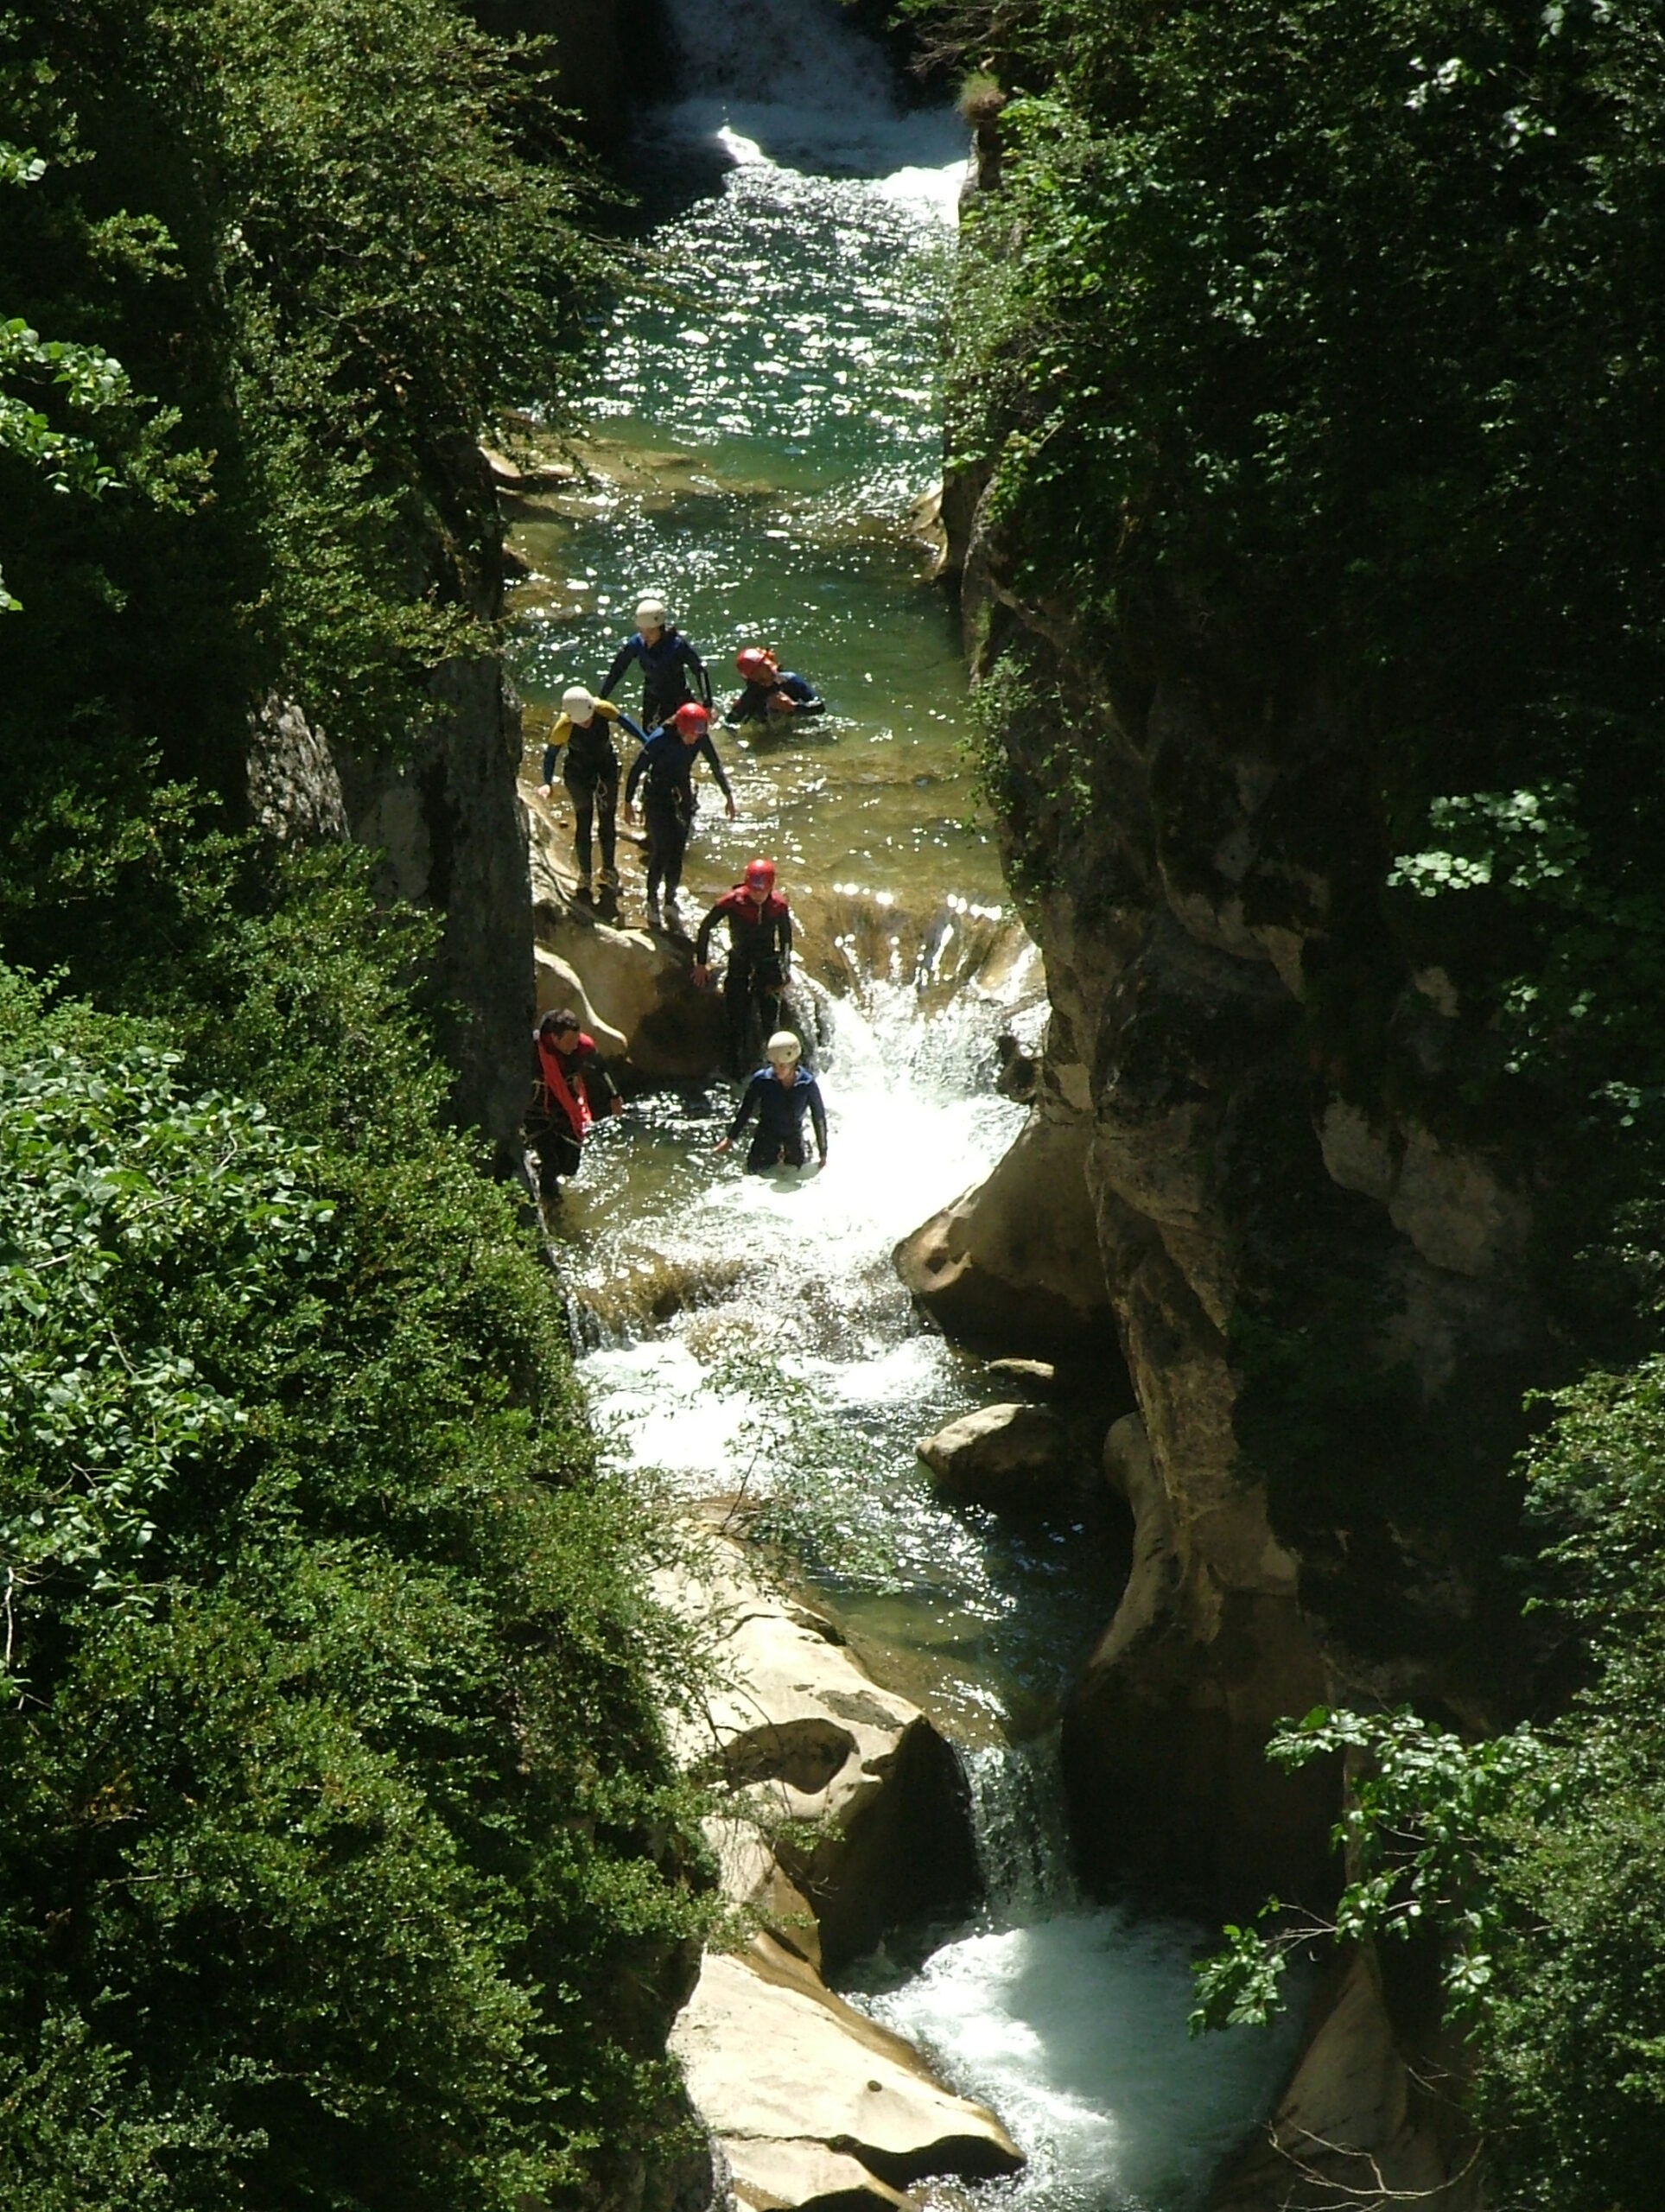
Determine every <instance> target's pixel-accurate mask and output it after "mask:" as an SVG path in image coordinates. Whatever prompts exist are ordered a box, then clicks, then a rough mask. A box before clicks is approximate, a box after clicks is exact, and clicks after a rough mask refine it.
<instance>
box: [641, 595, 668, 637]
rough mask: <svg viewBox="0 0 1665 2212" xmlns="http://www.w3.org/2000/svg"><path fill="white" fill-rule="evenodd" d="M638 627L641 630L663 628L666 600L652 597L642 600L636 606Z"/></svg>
mask: <svg viewBox="0 0 1665 2212" xmlns="http://www.w3.org/2000/svg"><path fill="white" fill-rule="evenodd" d="M636 627H637V628H638V629H639V630H663V629H664V600H662V599H653V598H651V597H650V598H647V599H644V600H641V601H639V602H638V604H637V607H636Z"/></svg>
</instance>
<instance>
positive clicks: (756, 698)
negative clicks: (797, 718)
mask: <svg viewBox="0 0 1665 2212" xmlns="http://www.w3.org/2000/svg"><path fill="white" fill-rule="evenodd" d="M734 666H735V667H736V668H737V669H738V670H739V671H740V676H741V677H742V678H743V679H744V681H745V684H746V689H745V690H743V691H742V692H741V693H740V696H739V698H738V699H736V700H734V702H732V703H731V705H730V707H729V709H728V713H727V714H726V715H724V716H723V720H724V721H725V722H727V723H728V726H729V728H731V729H732V728H734V725H735V724H736V723H737V722H762V721H767V720H768V719H769V717H770V715H823V714H825V712H826V711H827V702H826V701H825V700H824V699H823V697H822V696H821V694H820V693H819V692H818V691H817V690H816V688H815V686H814V684H813V683H810V679H809V677H807V676H796V675H794V674H793V672H792V671H791V669H787V670H785V671H782V669H781V665H780V663H779V661H778V658H776V656H775V655H774V654H773V653H772V652H769V650H768V649H767V647H766V646H764V645H747V647H746V648H745V649H744V651H743V652H737V653H736V654H735V655H734Z"/></svg>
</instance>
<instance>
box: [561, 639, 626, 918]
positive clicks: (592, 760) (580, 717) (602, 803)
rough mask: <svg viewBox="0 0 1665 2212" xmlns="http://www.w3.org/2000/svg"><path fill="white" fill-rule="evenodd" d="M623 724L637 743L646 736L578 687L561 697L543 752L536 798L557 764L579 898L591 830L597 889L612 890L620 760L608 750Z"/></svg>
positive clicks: (608, 703) (585, 890) (584, 894)
mask: <svg viewBox="0 0 1665 2212" xmlns="http://www.w3.org/2000/svg"><path fill="white" fill-rule="evenodd" d="M617 722H622V723H623V724H624V726H625V728H626V729H627V730H628V731H629V732H630V734H631V735H632V737H633V738H635V739H636V741H637V742H638V743H639V744H642V745H645V744H646V742H647V732H646V731H645V729H643V728H640V727H639V725H638V724H637V723H635V722H633V721H632V720H631V718H630V716H629V715H627V714H626V712H625V711H624V709H623V708H622V707H615V706H614V705H613V702H612V700H611V699H597V698H595V697H594V696H593V695H592V694H591V693H590V692H588V691H587V690H585V689H584V687H583V685H582V684H581V683H575V684H572V685H570V686H569V689H568V690H565V691H564V692H562V696H561V715H560V719H559V720H558V721H556V725H555V727H554V728H553V729H552V730H551V731H550V741H549V743H548V744H547V745H546V746H545V747H543V782H542V783H541V784H540V785H538V787H537V795H538V797H539V798H548V797H549V796H550V791H552V790H553V788H554V785H555V766H556V761H557V760H559V761H560V763H561V780H562V783H563V784H565V785H566V787H567V797H568V798H569V799H570V800H571V801H572V812H573V854H574V857H575V859H576V861H577V862H578V895H579V897H580V898H581V899H588V897H589V895H590V889H589V878H590V862H591V860H592V858H593V856H594V844H593V841H592V835H591V833H592V829H594V827H595V826H596V825H597V824H598V823H599V826H600V829H601V887H602V888H603V890H609V891H610V890H616V889H617V888H618V885H619V871H618V869H617V868H616V867H615V866H614V865H613V862H614V858H615V855H616V850H617V838H618V819H617V809H618V804H619V755H618V754H617V753H615V752H614V750H613V725H614V724H615V723H617Z"/></svg>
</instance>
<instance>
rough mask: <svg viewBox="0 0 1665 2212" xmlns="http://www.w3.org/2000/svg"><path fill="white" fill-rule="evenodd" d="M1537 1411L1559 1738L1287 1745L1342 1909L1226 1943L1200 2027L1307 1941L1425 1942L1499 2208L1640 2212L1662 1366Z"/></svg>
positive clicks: (1660, 1778)
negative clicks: (1339, 1855)
mask: <svg viewBox="0 0 1665 2212" xmlns="http://www.w3.org/2000/svg"><path fill="white" fill-rule="evenodd" d="M1553 1404H1554V1412H1555V1417H1554V1421H1553V1423H1552V1424H1551V1426H1550V1427H1548V1429H1547V1431H1546V1432H1545V1433H1544V1435H1543V1436H1542V1437H1541V1439H1540V1440H1539V1441H1538V1442H1537V1443H1536V1444H1535V1446H1534V1447H1533V1449H1532V1451H1531V1452H1530V1453H1529V1455H1528V1461H1527V1486H1528V1511H1529V1515H1530V1518H1531V1522H1532V1525H1533V1526H1534V1528H1535V1530H1536V1531H1537V1533H1538V1535H1539V1536H1540V1538H1541V1540H1542V1541H1543V1543H1544V1560H1545V1573H1546V1574H1547V1577H1548V1580H1547V1585H1546V1589H1545V1594H1544V1598H1543V1599H1542V1600H1541V1602H1542V1603H1544V1604H1545V1605H1548V1606H1550V1607H1551V1608H1553V1610H1554V1611H1555V1612H1556V1613H1557V1614H1558V1615H1559V1616H1560V1618H1561V1620H1562V1621H1563V1622H1564V1623H1565V1624H1566V1627H1567V1629H1569V1630H1574V1631H1576V1632H1577V1634H1578V1636H1579V1641H1580V1643H1581V1645H1582V1648H1583V1652H1584V1655H1585V1662H1586V1681H1585V1686H1584V1687H1583V1688H1581V1689H1580V1690H1579V1692H1578V1694H1576V1695H1575V1696H1574V1697H1573V1700H1572V1702H1571V1705H1570V1707H1569V1709H1568V1711H1567V1713H1566V1715H1565V1717H1564V1718H1563V1719H1560V1720H1559V1721H1557V1722H1556V1723H1554V1725H1552V1726H1544V1727H1540V1728H1536V1729H1534V1728H1528V1727H1521V1728H1517V1729H1515V1730H1513V1731H1511V1732H1509V1733H1508V1734H1505V1735H1503V1736H1500V1737H1497V1738H1491V1739H1490V1740H1486V1741H1482V1742H1479V1743H1471V1742H1466V1741H1465V1740H1464V1739H1462V1738H1458V1737H1457V1736H1455V1735H1452V1733H1450V1732H1448V1731H1446V1730H1442V1729H1439V1728H1436V1727H1433V1726H1431V1725H1429V1724H1428V1723H1427V1722H1426V1721H1423V1720H1421V1719H1418V1718H1417V1717H1415V1716H1414V1715H1413V1714H1411V1713H1390V1714H1386V1715H1376V1716H1360V1715H1358V1714H1356V1713H1313V1714H1310V1715H1309V1716H1308V1717H1307V1719H1306V1720H1305V1721H1304V1722H1303V1723H1302V1724H1301V1725H1300V1726H1299V1727H1298V1728H1293V1729H1286V1730H1285V1731H1283V1732H1281V1734H1280V1736H1279V1737H1278V1738H1277V1739H1276V1740H1275V1742H1274V1746H1273V1756H1274V1758H1276V1759H1278V1760H1279V1761H1280V1763H1281V1764H1286V1765H1292V1764H1300V1763H1302V1762H1304V1761H1305V1760H1306V1759H1308V1758H1314V1757H1319V1756H1321V1755H1323V1754H1324V1753H1325V1752H1326V1751H1334V1750H1341V1751H1344V1752H1346V1753H1347V1755H1348V1757H1349V1761H1350V1774H1351V1777H1352V1790H1351V1795H1350V1801H1349V1804H1348V1808H1347V1812H1346V1815H1345V1818H1344V1821H1343V1823H1342V1826H1341V1827H1340V1828H1339V1829H1338V1842H1340V1843H1342V1844H1344V1846H1345V1847H1346V1849H1347V1853H1348V1868H1349V1876H1350V1878H1349V1882H1348V1885H1347V1888H1346V1890H1345V1891H1344V1895H1343V1897H1342V1900H1341V1903H1340V1904H1339V1906H1338V1909H1337V1911H1336V1914H1335V1916H1334V1919H1333V1921H1332V1922H1331V1923H1329V1924H1328V1925H1327V1926H1326V1927H1325V1928H1324V1929H1317V1928H1315V1926H1314V1924H1313V1923H1311V1922H1310V1921H1306V1920H1301V1919H1296V1918H1292V1917H1290V1916H1287V1915H1286V1914H1285V1913H1284V1912H1283V1910H1282V1909H1281V1908H1280V1907H1278V1906H1276V1905H1275V1904H1274V1905H1272V1906H1269V1907H1268V1909H1267V1911H1266V1913H1265V1914H1264V1915H1263V1916H1262V1925H1261V1927H1259V1928H1255V1929H1241V1928H1239V1929H1230V1930H1229V1931H1228V1944H1227V1948H1226V1949H1225V1950H1224V1951H1223V1953H1222V1954H1221V1955H1219V1956H1217V1958H1215V1959H1213V1960H1211V1961H1208V1962H1206V1963H1205V1964H1204V1967H1202V1968H1201V1969H1200V1971H1199V1986H1198V2010H1197V2012H1196V2014H1195V2015H1194V2024H1195V2025H1197V2026H1199V2027H1200V2026H1209V2027H1214V2026H1219V2025H1223V2024H1226V2023H1227V2022H1229V2021H1231V2020H1236V2019H1254V2018H1264V2017H1266V2014H1267V2012H1268V2011H1270V2010H1271V2009H1273V2008H1274V2007H1275V2005H1276V2004H1277V2002H1278V2001H1279V1988H1280V1983H1281V1976H1282V1973H1283V1969H1284V1967H1285V1965H1286V1964H1287V1960H1288V1959H1289V1958H1290V1957H1291V1956H1292V1955H1294V1954H1295V1953H1297V1952H1299V1951H1300V1950H1303V1949H1305V1948H1306V1947H1307V1946H1308V1945H1309V1944H1310V1943H1311V1942H1312V1941H1313V1939H1314V1936H1330V1937H1339V1938H1341V1939H1343V1940H1348V1941H1357V1940H1367V1939H1368V1940H1371V1941H1381V1940H1401V1941H1402V1940H1405V1939H1408V1938H1411V1937H1414V1936H1418V1935H1419V1934H1427V1935H1428V1936H1432V1937H1433V1938H1434V1939H1437V1940H1438V1942H1439V1944H1440V1946H1441V1952H1442V1957H1443V1960H1444V1968H1445V1986H1446V2008H1447V2014H1448V2017H1449V2018H1451V2020H1452V2022H1453V2023H1454V2024H1456V2025H1458V2026H1459V2027H1460V2028H1461V2029H1462V2030H1463V2031H1465V2036H1466V2038H1467V2043H1468V2048H1469V2052H1470V2056H1471V2063H1472V2065H1473V2068H1474V2075H1475V2081H1474V2088H1473V2092H1472V2101H1473V2104H1474V2107H1475V2110H1476V2112H1477V2113H1478V2117H1479V2118H1480V2119H1481V2120H1482V2121H1483V2122H1484V2124H1485V2126H1486V2127H1487V2130H1488V2157H1489V2159H1490V2163H1491V2164H1492V2165H1493V2167H1494V2169H1495V2171H1496V2174H1497V2182H1498V2191H1499V2201H1500V2202H1506V2203H1508V2204H1509V2205H1510V2206H1511V2207H1519V2208H1520V2212H1644V2208H1646V2207H1648V2206H1649V2205H1651V2204H1652V2203H1653V2202H1654V2201H1655V2196H1656V2194H1657V2185H1658V2183H1657V2150H1658V2142H1659V2130H1660V2125H1661V2114H1662V2111H1665V1933H1662V1931H1665V1739H1662V1732H1661V1730H1660V1727H1659V1722H1658V1715H1659V1708H1660V1700H1661V1696H1662V1692H1665V1541H1662V1537H1665V1360H1662V1359H1660V1358H1658V1357H1655V1358H1653V1359H1650V1360H1648V1361H1646V1362H1644V1363H1643V1364H1642V1366H1641V1367H1640V1368H1639V1369H1638V1370H1636V1371H1635V1372H1634V1373H1633V1374H1630V1375H1627V1376H1594V1377H1592V1378H1591V1379H1589V1380H1588V1381H1586V1382H1585V1383H1580V1384H1579V1385H1577V1386H1575V1387H1573V1388H1572V1389H1567V1390H1566V1391H1563V1392H1561V1393H1560V1394H1558V1395H1557V1396H1556V1397H1555V1399H1554V1401H1553Z"/></svg>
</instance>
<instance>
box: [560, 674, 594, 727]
mask: <svg viewBox="0 0 1665 2212" xmlns="http://www.w3.org/2000/svg"><path fill="white" fill-rule="evenodd" d="M561 711H562V714H563V715H566V716H567V718H568V720H569V721H575V722H587V721H589V720H590V718H591V717H592V715H594V712H595V694H594V692H593V691H587V690H585V689H584V687H583V685H582V684H581V683H573V684H569V686H568V687H567V689H566V690H564V691H563V692H562V694H561Z"/></svg>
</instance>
